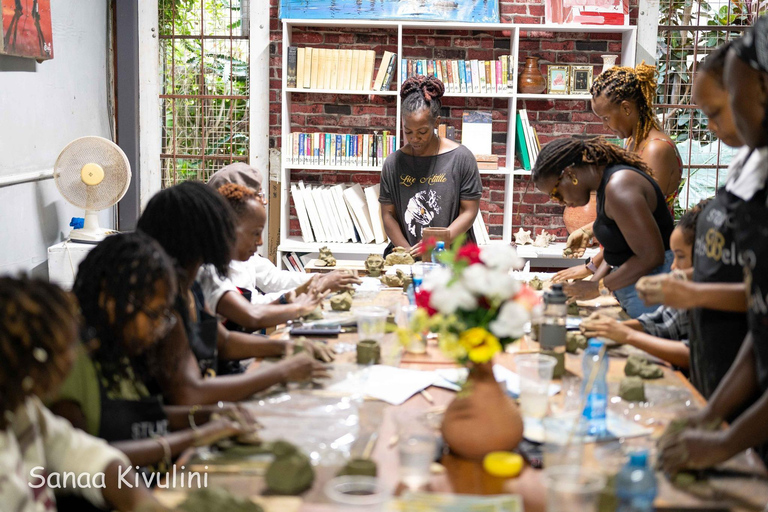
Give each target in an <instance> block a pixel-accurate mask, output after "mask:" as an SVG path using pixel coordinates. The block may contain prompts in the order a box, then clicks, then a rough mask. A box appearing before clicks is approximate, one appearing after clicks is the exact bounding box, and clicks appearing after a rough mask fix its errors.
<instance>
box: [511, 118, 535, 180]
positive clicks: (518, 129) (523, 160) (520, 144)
mask: <svg viewBox="0 0 768 512" xmlns="http://www.w3.org/2000/svg"><path fill="white" fill-rule="evenodd" d="M515 117H516V118H515V151H516V152H517V156H518V157H519V158H520V165H522V166H523V169H525V170H526V171H530V170H531V160H530V158H529V156H528V144H527V143H526V141H525V132H524V131H523V120H522V117H521V116H520V112H519V111H518V112H517V115H516V116H515Z"/></svg>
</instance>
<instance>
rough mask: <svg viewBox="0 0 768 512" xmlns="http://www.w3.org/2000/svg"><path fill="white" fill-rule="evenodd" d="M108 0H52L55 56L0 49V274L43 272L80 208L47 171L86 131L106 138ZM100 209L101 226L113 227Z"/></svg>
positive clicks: (109, 214)
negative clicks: (32, 178)
mask: <svg viewBox="0 0 768 512" xmlns="http://www.w3.org/2000/svg"><path fill="white" fill-rule="evenodd" d="M107 7H108V1H107V0H52V1H51V11H52V13H51V18H52V22H53V51H54V58H53V60H49V61H45V62H43V63H42V64H38V63H36V62H35V61H34V60H32V59H20V58H15V57H8V56H4V55H0V274H5V273H9V272H13V273H15V272H18V271H28V272H31V273H32V274H34V275H36V276H39V277H45V276H47V268H46V258H47V256H46V251H47V248H48V246H50V245H53V244H55V243H58V242H60V241H62V240H63V239H64V238H66V236H67V233H69V230H70V228H69V227H68V226H69V221H70V218H71V217H73V216H78V217H82V216H83V212H82V210H78V209H77V208H75V207H73V206H71V205H70V204H69V203H67V202H66V201H64V200H63V199H62V198H61V196H60V195H59V193H58V190H57V189H56V186H55V184H54V182H53V180H51V179H47V180H43V181H37V182H31V183H22V184H14V185H9V186H3V185H4V184H7V183H9V182H12V181H13V180H14V177H18V176H20V175H21V176H22V177H23V176H25V175H36V174H39V173H44V174H47V173H49V172H50V170H52V168H53V165H54V163H55V161H56V157H57V155H58V153H59V151H61V149H62V148H63V147H64V146H66V144H67V143H69V142H70V141H71V140H73V139H75V138H77V137H82V136H85V135H99V136H102V137H106V138H110V139H111V138H112V137H111V135H110V128H109V110H108V107H107V43H108V38H107ZM113 215H114V214H113V212H112V211H111V210H108V211H104V212H101V214H100V222H101V225H102V227H114V222H113Z"/></svg>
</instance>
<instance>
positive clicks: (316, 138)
mask: <svg viewBox="0 0 768 512" xmlns="http://www.w3.org/2000/svg"><path fill="white" fill-rule="evenodd" d="M288 147H290V148H291V154H290V156H289V158H288V161H289V163H290V164H292V165H328V166H335V167H378V166H380V165H382V164H383V163H384V160H385V159H386V158H387V156H389V154H390V153H394V152H395V151H396V143H395V136H394V135H392V134H391V133H390V132H389V131H387V130H384V131H383V132H382V133H379V132H373V133H372V134H367V133H366V134H350V133H346V134H341V133H303V132H293V133H291V134H290V140H289V141H288Z"/></svg>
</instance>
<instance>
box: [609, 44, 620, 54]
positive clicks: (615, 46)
mask: <svg viewBox="0 0 768 512" xmlns="http://www.w3.org/2000/svg"><path fill="white" fill-rule="evenodd" d="M608 51H609V52H612V53H619V52H620V51H621V43H608Z"/></svg>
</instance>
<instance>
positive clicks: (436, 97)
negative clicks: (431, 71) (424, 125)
mask: <svg viewBox="0 0 768 512" xmlns="http://www.w3.org/2000/svg"><path fill="white" fill-rule="evenodd" d="M444 93H445V85H443V82H441V81H440V80H438V79H437V78H435V77H433V76H423V75H416V76H412V77H409V78H407V79H406V80H405V82H403V85H402V86H401V87H400V97H401V98H402V99H403V104H402V108H403V115H411V114H413V113H415V112H418V111H420V110H421V109H423V108H427V109H429V115H430V117H431V118H432V120H435V119H437V118H438V117H440V108H441V107H442V103H441V102H440V98H441V97H442V96H443V94H444Z"/></svg>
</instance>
